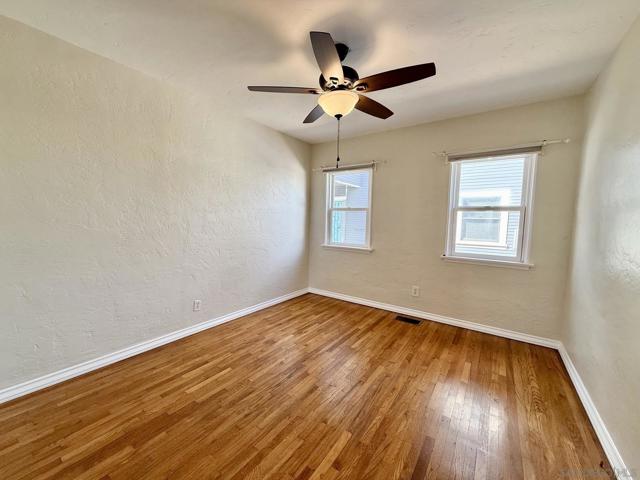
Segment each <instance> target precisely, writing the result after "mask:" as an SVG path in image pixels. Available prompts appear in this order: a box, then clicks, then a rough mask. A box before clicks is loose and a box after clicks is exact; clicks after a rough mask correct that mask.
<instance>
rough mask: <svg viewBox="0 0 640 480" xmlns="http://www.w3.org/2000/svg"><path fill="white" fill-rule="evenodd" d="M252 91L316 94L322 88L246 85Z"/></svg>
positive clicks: (320, 91)
mask: <svg viewBox="0 0 640 480" xmlns="http://www.w3.org/2000/svg"><path fill="white" fill-rule="evenodd" d="M247 88H248V89H249V90H251V91H252V92H270V93H310V94H313V95H318V94H320V93H322V90H320V89H319V88H314V87H266V86H257V87H255V86H251V87H247Z"/></svg>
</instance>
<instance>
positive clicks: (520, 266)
mask: <svg viewBox="0 0 640 480" xmlns="http://www.w3.org/2000/svg"><path fill="white" fill-rule="evenodd" d="M440 258H441V259H442V260H444V261H445V262H451V263H471V264H474V265H486V266H488V267H500V268H515V269H517V270H531V269H532V268H533V267H534V265H533V264H532V263H521V262H509V261H504V260H489V259H487V258H470V257H448V256H446V255H441V256H440Z"/></svg>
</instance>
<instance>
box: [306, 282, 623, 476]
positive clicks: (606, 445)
mask: <svg viewBox="0 0 640 480" xmlns="http://www.w3.org/2000/svg"><path fill="white" fill-rule="evenodd" d="M309 292H310V293H315V294H317V295H322V296H324V297H331V298H336V299H338V300H344V301H346V302H351V303H357V304H360V305H366V306H368V307H373V308H379V309H381V310H388V311H390V312H395V313H400V314H402V315H409V316H412V317H416V318H424V319H426V320H432V321H434V322H439V323H446V324H447V325H453V326H455V327H462V328H466V329H469V330H475V331H477V332H482V333H488V334H491V335H497V336H499V337H504V338H509V339H511V340H519V341H521V342H526V343H531V344H533V345H540V346H543V347H549V348H553V349H555V350H558V352H559V353H560V357H561V358H562V361H563V363H564V365H565V367H566V369H567V371H568V372H569V377H570V378H571V381H572V382H573V386H574V387H575V389H576V392H578V397H579V398H580V401H581V402H582V405H583V406H584V409H585V410H586V412H587V415H588V417H589V420H590V421H591V424H592V425H593V429H594V431H595V432H596V435H597V436H598V440H599V441H600V444H601V445H602V449H603V450H604V452H605V455H606V456H607V459H608V460H609V463H610V464H611V467H612V468H613V469H614V472H615V474H616V477H617V478H618V479H619V480H632V478H633V477H632V475H631V472H630V471H629V470H628V469H627V468H626V466H625V464H624V461H623V460H622V457H621V456H620V453H619V452H618V449H617V448H616V446H615V444H614V443H613V439H612V438H611V435H610V434H609V431H608V430H607V427H606V426H605V424H604V422H603V421H602V417H600V414H599V413H598V410H597V409H596V406H595V404H594V403H593V400H592V399H591V396H590V395H589V392H588V391H587V388H586V387H585V385H584V383H583V382H582V379H581V378H580V375H579V374H578V371H577V370H576V367H575V365H574V364H573V362H572V361H571V357H570V356H569V353H568V352H567V350H566V349H565V347H564V345H563V344H562V342H561V341H559V340H554V339H551V338H544V337H538V336H535V335H529V334H527V333H520V332H515V331H513V330H507V329H504V328H498V327H490V326H487V325H482V324H480V323H475V322H469V321H467V320H460V319H457V318H452V317H446V316H444V315H438V314H435V313H428V312H423V311H421V310H415V309H413V308H407V307H400V306H398V305H391V304H389V303H382V302H376V301H375V300H368V299H365V298H359V297H353V296H351V295H345V294H342V293H336V292H330V291H328V290H321V289H318V288H312V287H310V288H309Z"/></svg>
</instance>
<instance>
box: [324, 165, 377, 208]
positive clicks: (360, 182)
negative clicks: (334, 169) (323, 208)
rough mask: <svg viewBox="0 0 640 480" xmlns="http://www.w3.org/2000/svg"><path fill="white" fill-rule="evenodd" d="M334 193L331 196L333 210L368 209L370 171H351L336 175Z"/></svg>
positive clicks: (334, 177)
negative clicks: (348, 208)
mask: <svg viewBox="0 0 640 480" xmlns="http://www.w3.org/2000/svg"><path fill="white" fill-rule="evenodd" d="M332 175H333V192H331V193H332V195H331V197H332V198H331V206H332V208H344V207H351V208H368V207H369V183H370V175H371V172H370V171H369V170H351V171H347V172H345V173H334V174H332Z"/></svg>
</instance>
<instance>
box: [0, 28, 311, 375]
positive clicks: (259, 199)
mask: <svg viewBox="0 0 640 480" xmlns="http://www.w3.org/2000/svg"><path fill="white" fill-rule="evenodd" d="M309 156H310V148H309V146H308V145H306V144H304V143H302V142H299V141H296V140H292V139H291V138H289V137H287V136H285V135H282V134H279V133H276V132H274V131H272V130H270V129H267V128H265V127H262V126H259V125H257V124H254V123H251V122H248V121H242V120H240V119H237V118H235V117H234V116H233V115H232V114H230V113H229V112H225V111H220V110H218V109H217V107H216V106H213V105H206V104H201V103H200V102H199V100H198V99H197V98H192V97H190V96H189V95H185V94H182V93H180V92H178V91H176V90H175V89H173V88H171V87H169V86H167V85H164V84H162V83H159V82H158V81H155V80H153V79H151V78H150V77H147V76H145V75H142V74H140V73H138V72H136V71H133V70H131V69H128V68H125V67H123V66H121V65H119V64H116V63H114V62H112V61H109V60H106V59H104V58H102V57H99V56H96V55H93V54H90V53H88V52H86V51H84V50H81V49H79V48H77V47H75V46H72V45H70V44H67V43H65V42H63V41H60V40H58V39H55V38H53V37H50V36H47V35H45V34H43V33H41V32H38V31H37V30H33V29H31V28H28V27H26V26H24V25H22V24H19V23H17V22H15V21H12V20H8V19H6V18H4V17H0V225H1V227H0V338H1V346H0V387H2V386H8V385H13V384H16V383H19V382H21V381H24V380H28V379H31V378H34V377H37V376H40V375H42V374H46V373H48V372H52V371H55V370H59V369H61V368H63V367H67V366H70V365H73V364H77V363H79V362H81V361H84V360H88V359H92V358H95V357H97V356H99V355H102V354H106V353H110V352H113V351H115V350H117V349H120V348H123V347H127V346H130V345H133V344H135V343H137V342H140V341H143V340H146V339H150V338H153V337H156V336H158V335H162V334H165V333H168V332H171V331H174V330H177V329H179V328H182V327H186V326H189V325H192V324H195V323H198V322H201V321H204V320H207V319H210V318H212V317H216V316H219V315H221V314H224V313H228V312H230V311H234V310H237V309H240V308H243V307H247V306H250V305H254V304H256V303H258V302H261V301H264V300H267V299H271V298H274V297H277V296H279V295H282V294H285V293H288V292H291V291H294V290H297V289H300V288H304V287H306V286H307V281H308V279H307V252H306V248H307V247H306V245H307V238H306V237H307V235H306V231H307V228H306V226H307V223H308V222H307V215H308V178H309V177H308V174H309V169H308V161H309ZM193 299H201V300H202V311H201V312H199V313H193V312H192V311H191V302H192V300H193Z"/></svg>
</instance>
